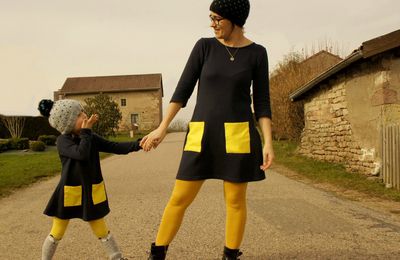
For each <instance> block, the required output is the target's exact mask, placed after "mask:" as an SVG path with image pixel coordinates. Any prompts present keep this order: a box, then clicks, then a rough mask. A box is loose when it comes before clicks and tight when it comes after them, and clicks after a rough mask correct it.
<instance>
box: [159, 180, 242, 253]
mask: <svg viewBox="0 0 400 260" xmlns="http://www.w3.org/2000/svg"><path fill="white" fill-rule="evenodd" d="M203 183H204V181H182V180H176V182H175V187H174V190H173V192H172V195H171V198H170V200H169V202H168V204H167V206H166V207H165V210H164V214H163V217H162V219H161V224H160V227H159V229H158V234H157V238H156V245H157V246H165V245H169V244H170V243H171V241H172V240H173V239H174V237H175V235H176V233H177V232H178V230H179V227H180V225H181V223H182V220H183V216H184V214H185V210H186V209H187V207H188V206H189V205H190V204H191V203H192V202H193V200H194V198H195V197H196V195H197V193H198V192H199V190H200V188H201V185H202V184H203ZM246 189H247V183H232V182H227V181H224V197H225V204H226V230H225V246H226V247H228V248H230V249H238V248H239V247H240V244H241V242H242V239H243V233H244V227H245V225H246V215H247V208H246Z"/></svg>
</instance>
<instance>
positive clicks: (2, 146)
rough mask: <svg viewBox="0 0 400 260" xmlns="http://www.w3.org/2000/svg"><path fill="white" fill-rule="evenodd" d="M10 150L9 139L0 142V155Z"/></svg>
mask: <svg viewBox="0 0 400 260" xmlns="http://www.w3.org/2000/svg"><path fill="white" fill-rule="evenodd" d="M10 148H11V141H10V140H9V139H4V140H0V153H2V152H5V151H7V150H9V149H10Z"/></svg>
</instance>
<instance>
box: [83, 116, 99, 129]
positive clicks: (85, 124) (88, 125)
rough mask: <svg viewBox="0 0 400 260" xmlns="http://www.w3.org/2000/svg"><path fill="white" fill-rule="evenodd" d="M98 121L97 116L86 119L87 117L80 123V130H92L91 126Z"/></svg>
mask: <svg viewBox="0 0 400 260" xmlns="http://www.w3.org/2000/svg"><path fill="white" fill-rule="evenodd" d="M97 121H99V115H98V114H93V115H91V116H90V118H89V119H88V118H87V117H86V118H85V119H83V121H82V128H87V129H92V127H93V125H94V124H95V123H96V122H97Z"/></svg>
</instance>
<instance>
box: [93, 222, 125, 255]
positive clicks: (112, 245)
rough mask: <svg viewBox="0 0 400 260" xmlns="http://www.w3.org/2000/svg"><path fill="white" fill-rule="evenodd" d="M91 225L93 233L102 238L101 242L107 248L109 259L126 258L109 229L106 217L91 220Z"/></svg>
mask: <svg viewBox="0 0 400 260" xmlns="http://www.w3.org/2000/svg"><path fill="white" fill-rule="evenodd" d="M89 225H90V227H91V228H92V231H93V233H94V234H95V235H96V237H97V238H99V239H100V241H101V243H102V244H103V246H104V248H105V249H106V252H107V254H108V257H109V259H111V260H114V259H115V260H119V259H124V258H123V257H122V253H121V251H120V250H119V248H118V245H117V242H116V241H115V239H114V237H113V236H112V235H111V234H110V231H109V230H108V227H107V224H106V221H105V220H104V218H100V219H96V220H92V221H89Z"/></svg>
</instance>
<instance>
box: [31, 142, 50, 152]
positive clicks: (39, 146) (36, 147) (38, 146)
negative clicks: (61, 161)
mask: <svg viewBox="0 0 400 260" xmlns="http://www.w3.org/2000/svg"><path fill="white" fill-rule="evenodd" d="M29 146H30V149H31V150H32V151H35V152H43V151H44V150H45V149H46V144H45V143H44V142H42V141H31V142H30V143H29Z"/></svg>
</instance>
